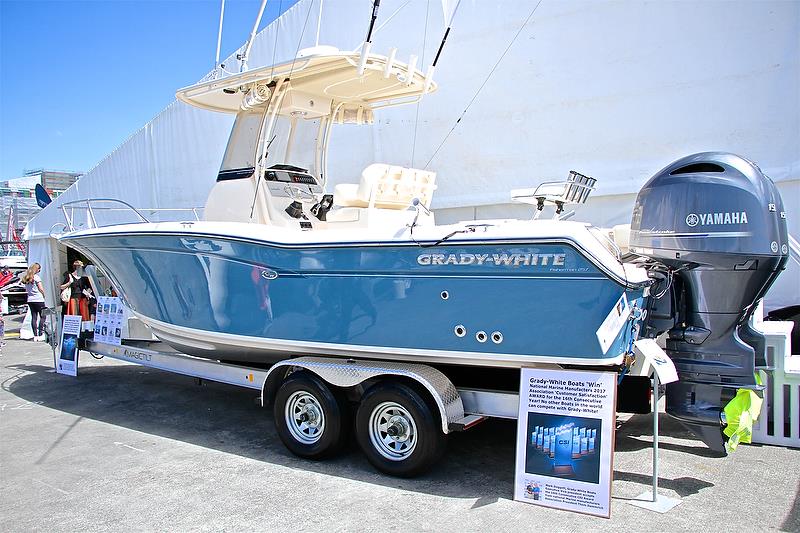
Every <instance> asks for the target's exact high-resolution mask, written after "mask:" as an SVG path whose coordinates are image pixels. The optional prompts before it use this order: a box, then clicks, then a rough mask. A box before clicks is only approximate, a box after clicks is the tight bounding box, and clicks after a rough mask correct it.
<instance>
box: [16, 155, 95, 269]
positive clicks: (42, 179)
mask: <svg viewBox="0 0 800 533" xmlns="http://www.w3.org/2000/svg"><path fill="white" fill-rule="evenodd" d="M83 174H84V173H83V172H71V171H65V170H47V169H43V168H38V169H34V170H26V171H25V172H24V174H23V175H22V176H20V177H19V178H12V179H10V180H6V181H2V182H0V241H2V242H3V243H4V244H2V245H0V255H2V256H18V255H23V256H25V255H27V254H26V253H25V247H24V244H25V243H23V242H21V239H20V236H21V235H22V231H23V229H24V228H25V226H26V225H27V224H28V221H30V220H31V219H32V218H33V217H34V216H36V215H37V214H38V213H39V211H41V208H40V207H39V206H38V205H37V203H36V197H35V195H34V188H35V187H36V185H37V184H38V185H41V186H42V187H44V188H45V190H46V191H47V192H48V193H49V194H50V196H51V197H52V198H57V197H58V196H59V195H61V193H63V192H64V191H65V190H67V189H68V188H69V187H70V186H71V185H72V184H73V183H75V182H76V181H77V180H78V178H80V177H81V176H82V175H83ZM2 263H3V260H2V259H0V264H2Z"/></svg>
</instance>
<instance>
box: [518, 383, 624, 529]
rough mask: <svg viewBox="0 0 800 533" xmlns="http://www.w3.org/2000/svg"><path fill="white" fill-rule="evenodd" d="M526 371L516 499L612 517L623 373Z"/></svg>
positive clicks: (519, 422)
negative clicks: (616, 427)
mask: <svg viewBox="0 0 800 533" xmlns="http://www.w3.org/2000/svg"><path fill="white" fill-rule="evenodd" d="M521 374H522V378H521V383H520V395H519V397H520V402H519V417H518V419H517V466H516V476H515V485H514V499H515V500H517V501H521V502H526V503H533V504H536V505H542V506H545V507H554V508H557V509H565V510H569V511H576V512H580V513H586V514H592V515H596V516H603V517H606V518H609V517H610V516H611V475H612V462H613V461H612V457H613V450H614V415H615V411H616V409H615V407H616V396H617V375H616V374H615V373H613V372H585V371H571V370H543V369H534V368H523V369H522V373H521Z"/></svg>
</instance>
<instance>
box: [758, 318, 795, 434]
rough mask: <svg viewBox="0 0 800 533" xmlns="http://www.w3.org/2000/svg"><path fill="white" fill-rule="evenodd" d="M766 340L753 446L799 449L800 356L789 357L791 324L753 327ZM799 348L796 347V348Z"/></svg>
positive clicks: (762, 323)
mask: <svg viewBox="0 0 800 533" xmlns="http://www.w3.org/2000/svg"><path fill="white" fill-rule="evenodd" d="M755 326H756V328H758V329H760V330H761V331H762V332H763V333H764V336H765V337H766V339H767V343H766V344H767V364H768V365H769V368H770V369H769V370H766V371H763V372H762V376H765V378H766V379H765V380H764V386H765V389H764V404H763V405H762V407H761V415H760V416H759V417H758V421H757V422H756V423H755V424H754V426H753V442H754V443H759V444H775V445H778V446H791V447H797V448H800V355H792V346H791V332H792V327H793V326H794V324H793V323H792V322H761V321H758V322H757V323H756V325H755ZM798 348H800V347H798Z"/></svg>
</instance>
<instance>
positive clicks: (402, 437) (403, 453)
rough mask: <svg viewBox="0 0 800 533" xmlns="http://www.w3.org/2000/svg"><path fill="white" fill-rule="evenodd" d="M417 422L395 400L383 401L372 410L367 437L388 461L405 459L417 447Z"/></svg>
mask: <svg viewBox="0 0 800 533" xmlns="http://www.w3.org/2000/svg"><path fill="white" fill-rule="evenodd" d="M417 436H418V432H417V424H416V422H415V421H414V417H413V416H411V413H409V412H408V410H407V409H406V408H405V407H403V406H402V405H400V404H399V403H395V402H383V403H382V404H380V405H378V406H377V407H376V408H375V409H373V410H372V414H371V415H370V418H369V439H370V441H372V446H373V447H374V448H375V449H376V450H377V451H378V453H379V454H381V455H382V456H383V457H385V458H386V459H389V460H390V461H402V460H404V459H407V458H408V457H409V456H410V455H411V454H412V453H414V448H416V447H417Z"/></svg>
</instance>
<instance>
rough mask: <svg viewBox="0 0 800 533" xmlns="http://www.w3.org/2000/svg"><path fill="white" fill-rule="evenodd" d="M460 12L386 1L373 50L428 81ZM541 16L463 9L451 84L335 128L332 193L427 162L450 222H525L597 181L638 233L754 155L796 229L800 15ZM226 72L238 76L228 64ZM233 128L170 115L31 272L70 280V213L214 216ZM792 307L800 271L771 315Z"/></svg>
mask: <svg viewBox="0 0 800 533" xmlns="http://www.w3.org/2000/svg"><path fill="white" fill-rule="evenodd" d="M453 5H454V3H453V2H445V6H444V10H443V9H442V6H440V5H439V4H438V3H435V2H434V3H432V2H427V1H424V0H411V1H406V0H384V1H383V2H382V3H381V11H380V14H379V17H378V23H377V25H376V28H377V31H376V33H375V35H374V39H373V45H372V51H373V52H375V53H383V54H388V53H389V51H390V49H391V48H393V47H396V48H397V49H398V52H397V56H398V58H399V59H401V60H403V61H407V60H408V58H409V56H410V55H417V56H418V57H419V61H418V65H419V66H421V68H423V70H424V69H425V68H426V67H427V65H428V64H430V62H431V60H432V59H433V56H434V55H435V53H436V50H437V48H438V46H439V41H440V39H441V36H442V33H443V31H444V25H445V21H444V13H445V12H447V13H449V12H452V7H453ZM535 6H536V3H535V2H512V1H504V2H498V3H495V2H484V1H481V2H478V1H468V0H463V1H462V3H461V6H460V7H459V9H458V12H457V14H456V16H455V20H454V21H453V30H452V32H451V35H450V38H449V39H448V43H447V45H446V47H445V49H444V52H443V54H442V58H441V59H440V62H439V65H438V67H437V70H436V76H435V79H436V81H437V82H438V83H439V90H438V91H437V92H436V93H435V94H433V95H431V96H428V97H426V98H425V99H424V100H423V101H422V102H421V103H420V104H419V105H418V106H417V105H413V106H406V107H400V108H393V109H387V110H383V111H381V112H379V113H377V114H376V122H375V125H374V126H373V127H363V126H339V127H337V128H335V129H334V136H333V141H332V145H331V158H330V174H331V175H330V178H329V187H332V186H333V185H335V184H336V183H342V182H355V181H357V177H358V176H359V175H360V173H361V170H362V169H363V168H364V167H365V166H366V165H367V164H369V163H371V162H374V161H380V162H386V163H392V164H398V165H404V166H410V167H416V168H424V167H426V166H428V168H430V169H431V170H435V171H436V172H437V173H438V179H437V182H438V184H439V189H438V191H437V193H436V195H435V196H434V200H433V207H434V208H436V209H437V219H438V220H439V221H444V222H447V221H451V220H455V219H458V218H461V219H463V218H469V219H471V218H485V217H491V218H497V217H509V216H529V214H530V208H529V207H527V206H520V205H511V204H510V200H509V191H510V190H511V189H513V188H519V187H530V186H534V185H536V184H537V183H539V182H541V181H548V180H553V179H562V178H563V177H565V176H566V174H567V172H568V171H569V170H572V169H574V170H577V171H580V172H582V173H585V174H588V175H591V176H593V177H595V178H597V180H598V184H597V187H598V188H597V191H596V192H595V193H594V196H593V197H592V198H590V199H589V203H588V204H587V205H586V206H585V207H583V208H581V210H580V211H579V212H578V216H577V218H579V219H584V220H588V221H591V222H594V223H595V224H598V225H611V224H618V223H625V222H628V221H629V218H630V212H631V207H632V204H633V200H634V198H635V193H636V191H638V189H639V188H640V187H641V186H642V184H643V183H644V182H645V181H646V180H647V179H648V178H649V177H650V176H651V175H652V174H654V173H655V172H656V171H658V170H659V169H660V168H662V167H663V166H665V165H666V164H668V163H669V162H671V161H673V160H675V159H677V158H679V157H681V156H684V155H688V154H691V153H695V152H701V151H710V150H721V151H729V152H734V153H738V154H740V155H743V156H745V157H747V158H749V159H752V160H754V161H756V162H757V163H758V164H759V165H760V166H761V168H762V169H763V170H764V171H765V172H766V173H767V174H768V175H769V176H770V177H771V178H772V179H773V180H774V181H776V183H778V186H779V189H780V190H781V193H782V194H783V198H784V203H785V204H786V206H787V209H788V214H789V224H790V233H792V234H794V235H800V222H799V221H800V201H798V200H799V199H800V150H798V147H800V98H798V94H800V39H798V35H800V4H798V3H796V2H774V3H770V2H760V3H724V4H720V3H712V2H709V3H672V2H655V3H646V2H642V3H633V2H624V3H607V2H602V3H600V2H554V1H548V0H545V1H544V2H542V3H541V5H540V6H539V8H538V9H537V10H536V11H535V13H534V14H533V16H532V17H531V18H530V20H529V22H528V23H527V24H525V25H524V26H523V23H524V22H525V21H526V19H528V17H529V16H530V14H531V11H532V10H533V9H534V7H535ZM369 8H370V6H369V3H365V2H337V1H334V0H328V1H327V2H325V4H324V8H323V9H322V20H321V32H320V44H326V45H333V46H336V47H339V48H340V49H343V50H352V49H354V48H356V47H357V46H359V45H360V44H361V40H362V39H363V36H364V34H365V33H366V28H367V23H368V19H369V15H370V9H369ZM319 10H320V3H319V0H301V1H300V2H299V3H297V4H296V5H294V6H293V7H292V8H291V9H289V10H288V11H287V12H286V13H284V14H283V15H282V16H281V17H280V18H279V19H277V20H276V21H275V22H273V23H272V24H270V25H269V26H268V27H267V28H265V29H264V30H263V31H262V32H261V33H260V34H258V36H257V38H256V40H255V42H254V45H253V49H252V52H251V56H250V61H249V65H250V67H251V68H256V67H258V66H262V65H268V64H272V63H276V62H280V61H285V60H290V59H291V58H293V57H294V56H295V55H296V53H297V51H298V50H299V49H302V48H306V47H310V46H314V44H315V38H316V31H315V30H316V27H315V26H316V24H315V23H316V19H317V14H318V12H319ZM426 10H427V12H426ZM254 16H255V13H254ZM518 32H519V33H518ZM517 34H518V35H517ZM301 36H302V37H301ZM515 36H516V38H515ZM243 37H244V36H243ZM512 41H513V44H512ZM509 45H511V46H510V47H509ZM506 49H508V50H507V52H506V53H505V55H503V54H504V51H506ZM501 56H502V60H500V58H501ZM498 60H500V61H499V62H498ZM224 63H225V64H226V65H227V68H228V69H229V70H235V69H236V68H237V67H238V63H237V62H236V61H235V60H234V59H233V58H232V57H231V58H228V59H227V60H226V61H225V62H224ZM493 68H494V71H493V72H492V70H493ZM490 72H492V74H491V76H490V75H489V74H490ZM176 89H177V87H176ZM465 109H467V112H466V113H465V114H464V115H463V118H462V120H461V121H460V122H459V123H458V124H457V125H456V121H457V119H459V117H461V115H462V113H463V112H464V110H465ZM231 124H232V117H231V116H229V115H224V114H220V113H214V112H210V111H204V110H199V109H195V108H192V107H190V106H187V105H186V104H183V103H179V102H174V103H172V104H171V105H170V106H168V107H167V108H166V109H165V110H164V111H162V112H161V113H160V114H159V115H158V116H156V118H154V119H153V120H152V121H151V122H149V123H148V124H147V125H145V126H144V127H143V128H142V129H141V130H139V131H138V132H136V133H135V134H134V135H132V136H131V137H130V138H129V139H128V140H127V141H125V142H124V143H123V144H122V145H121V146H120V147H119V148H118V149H117V150H115V151H114V152H112V153H111V154H109V155H108V156H107V157H106V158H105V159H103V160H102V161H101V162H100V163H99V164H98V165H97V166H96V167H95V168H94V169H92V170H91V171H90V172H89V173H88V174H87V175H85V176H84V177H82V178H81V179H80V180H79V181H78V182H77V183H76V184H75V185H74V186H73V187H72V188H70V189H69V190H68V191H67V192H66V193H64V194H63V195H62V196H60V197H59V198H58V199H56V200H55V201H54V202H53V204H51V205H50V206H48V207H47V208H46V209H44V210H43V211H42V213H41V214H40V215H39V216H37V217H36V218H35V219H34V220H33V221H32V222H31V223H30V224H29V225H28V227H27V229H26V238H27V239H29V240H31V247H30V250H31V251H30V255H31V258H30V260H31V261H39V262H40V263H42V264H43V266H44V267H45V274H48V272H47V271H48V270H51V271H50V272H49V275H51V276H57V275H59V274H60V273H61V272H60V270H63V265H61V266H59V265H58V260H57V257H56V253H57V248H56V247H55V246H54V244H53V242H52V241H51V240H50V239H49V232H50V229H51V227H52V226H53V224H55V223H57V222H63V217H62V216H61V213H60V211H59V209H58V207H59V205H61V204H62V203H64V202H69V201H73V200H77V199H83V198H97V197H102V198H109V197H110V198H120V199H123V200H125V201H127V202H129V203H130V204H132V205H134V206H136V207H142V208H151V207H153V208H156V207H160V208H167V207H168V208H176V207H198V206H203V205H204V203H205V199H206V195H207V194H208V191H210V189H211V187H212V185H213V184H214V180H215V176H216V173H217V170H218V169H219V164H220V161H221V159H222V153H223V150H224V147H225V143H226V141H227V136H228V133H229V131H230V127H231ZM454 125H455V127H454ZM451 130H452V132H451ZM448 132H451V133H448ZM445 139H446V140H445ZM443 141H444V142H443ZM59 269H60V270H59ZM53 296H55V293H54V294H53ZM797 303H800V268H798V267H797V265H793V266H792V267H791V268H790V270H789V271H787V272H786V273H784V275H783V276H782V277H781V278H779V282H778V284H777V285H776V287H775V288H774V289H773V290H772V291H771V293H770V295H769V297H768V299H767V308H768V309H769V308H775V307H782V306H786V305H791V304H797Z"/></svg>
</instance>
